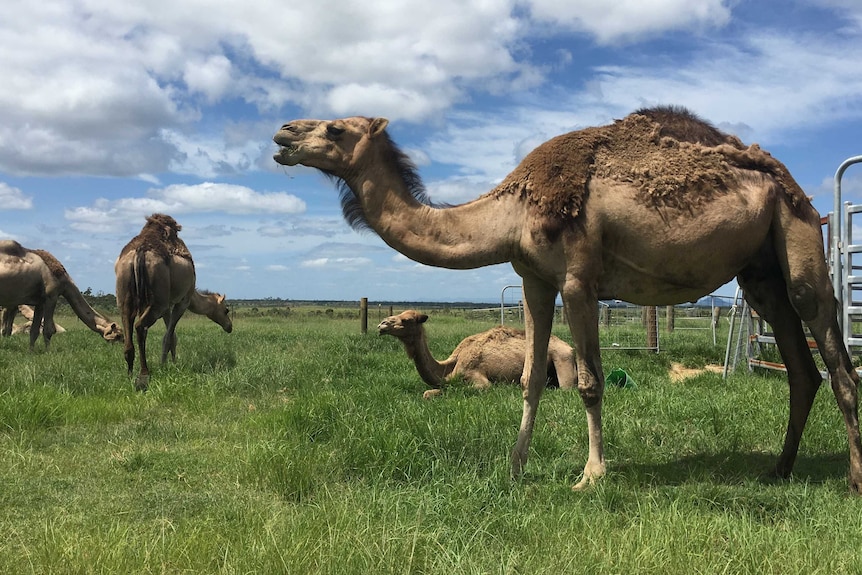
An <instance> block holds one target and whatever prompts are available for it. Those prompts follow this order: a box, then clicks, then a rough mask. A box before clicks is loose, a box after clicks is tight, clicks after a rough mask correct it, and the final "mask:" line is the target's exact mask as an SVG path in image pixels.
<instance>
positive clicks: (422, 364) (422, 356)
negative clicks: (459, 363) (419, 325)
mask: <svg viewBox="0 0 862 575" xmlns="http://www.w3.org/2000/svg"><path fill="white" fill-rule="evenodd" d="M401 343H403V344H404V349H405V350H406V351H407V356H408V357H409V358H410V359H412V360H413V363H414V364H415V365H416V371H418V372H419V377H421V378H422V381H424V382H425V383H427V384H428V385H430V386H431V387H441V386H442V385H443V384H444V383H445V380H446V376H448V375H449V374H450V373H452V370H453V369H454V365H455V364H454V361H451V362H450V361H447V362H446V363H441V362H439V361H437V360H436V359H434V356H433V355H431V350H430V349H429V348H428V340H427V338H426V337H425V330H424V329H422V330H421V331H420V332H419V334H418V336H416V337H411V338H406V339H402V340H401Z"/></svg>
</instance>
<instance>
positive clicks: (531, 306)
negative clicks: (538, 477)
mask: <svg viewBox="0 0 862 575" xmlns="http://www.w3.org/2000/svg"><path fill="white" fill-rule="evenodd" d="M556 297H557V290H556V289H555V288H554V287H553V286H550V285H548V284H547V283H544V282H542V281H541V280H539V279H537V278H533V277H530V276H525V277H524V326H525V328H526V336H527V338H526V339H527V341H526V357H525V359H524V372H523V373H522V374H521V388H522V393H523V397H524V411H523V415H522V416H521V428H520V429H519V430H518V441H517V443H515V448H514V449H513V450H512V477H513V478H515V479H517V478H519V477H521V474H522V473H523V471H524V466H525V465H526V464H527V456H528V454H529V451H530V441H531V440H532V437H533V426H534V425H535V422H536V411H537V410H538V408H539V399H541V397H542V391H544V389H545V384H546V383H547V377H548V340H549V339H550V337H551V325H552V323H553V320H554V300H555V299H556Z"/></svg>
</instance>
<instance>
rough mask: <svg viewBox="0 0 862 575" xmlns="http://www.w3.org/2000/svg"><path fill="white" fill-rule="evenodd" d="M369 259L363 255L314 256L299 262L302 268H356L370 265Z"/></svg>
mask: <svg viewBox="0 0 862 575" xmlns="http://www.w3.org/2000/svg"><path fill="white" fill-rule="evenodd" d="M371 263H372V262H371V259H369V258H365V257H355V258H315V259H310V260H304V261H302V262H301V263H300V266H301V267H304V268H328V267H337V268H356V267H364V266H368V265H370V264H371Z"/></svg>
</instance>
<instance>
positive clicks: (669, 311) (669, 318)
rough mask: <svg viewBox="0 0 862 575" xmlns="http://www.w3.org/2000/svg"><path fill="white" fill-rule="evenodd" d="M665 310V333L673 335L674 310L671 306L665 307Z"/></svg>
mask: <svg viewBox="0 0 862 575" xmlns="http://www.w3.org/2000/svg"><path fill="white" fill-rule="evenodd" d="M666 309H667V332H668V333H673V328H674V320H675V319H676V318H675V317H674V311H675V308H674V307H673V306H672V305H669V306H667V308H666Z"/></svg>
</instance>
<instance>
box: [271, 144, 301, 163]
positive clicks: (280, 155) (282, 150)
mask: <svg viewBox="0 0 862 575" xmlns="http://www.w3.org/2000/svg"><path fill="white" fill-rule="evenodd" d="M298 152H299V146H296V145H294V144H288V145H286V146H282V145H279V146H278V152H276V153H275V154H274V155H273V156H272V159H273V160H275V161H276V162H278V163H279V164H282V165H283V166H295V165H296V164H298V163H299V158H298V157H297V154H298Z"/></svg>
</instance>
